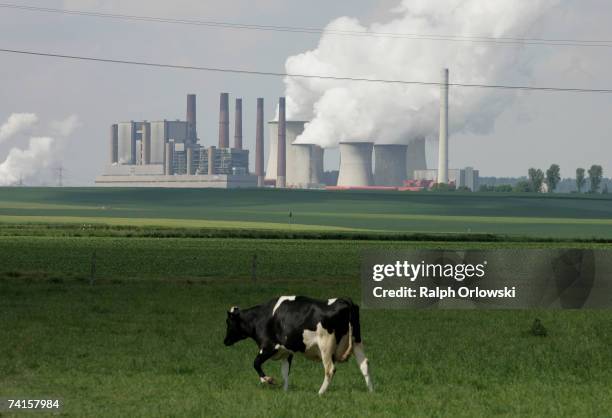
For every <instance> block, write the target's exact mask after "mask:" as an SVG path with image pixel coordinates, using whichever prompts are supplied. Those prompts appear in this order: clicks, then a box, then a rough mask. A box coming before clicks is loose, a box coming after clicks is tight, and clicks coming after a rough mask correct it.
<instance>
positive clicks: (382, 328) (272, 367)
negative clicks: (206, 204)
mask: <svg viewBox="0 0 612 418" xmlns="http://www.w3.org/2000/svg"><path fill="white" fill-rule="evenodd" d="M551 245H552V246H562V245H563V246H567V245H568V244H567V243H558V244H555V243H552V244H551V243H547V244H541V243H540V244H538V243H443V242H429V243H427V242H425V243H423V242H418V243H416V242H392V241H391V242H377V241H335V240H281V239H270V240H258V239H221V238H219V239H215V238H209V239H206V238H182V239H179V238H163V239H159V238H150V237H139V238H134V237H133V238H126V237H110V236H109V237H96V236H81V237H78V236H47V235H45V236H25V235H23V236H2V237H0V261H1V264H0V265H1V266H2V267H1V268H0V295H2V297H0V327H1V329H2V330H3V332H2V333H0V388H2V389H1V391H2V395H6V396H25V395H28V396H32V397H34V396H55V397H59V398H62V399H63V400H64V403H65V407H64V412H65V413H66V415H68V416H94V415H106V416H184V415H188V416H270V415H271V414H272V415H275V416H303V413H304V411H305V410H308V413H309V414H311V415H312V414H314V415H316V416H356V415H360V416H364V415H375V416H397V415H413V416H475V415H481V416H491V415H507V416H508V415H510V416H516V415H519V416H520V415H522V416H543V415H555V416H579V415H588V416H606V415H607V414H608V413H609V411H610V410H611V408H612V401H611V399H612V370H611V369H610V367H609V364H610V362H611V361H612V351H610V349H609V347H610V344H611V343H612V313H611V312H609V311H546V312H534V311H521V312H515V311H394V310H391V311H389V310H364V311H363V313H362V322H363V329H364V330H363V333H364V336H365V344H366V350H367V352H368V355H369V357H370V361H371V364H372V374H373V377H374V379H375V384H376V393H374V394H369V393H367V392H366V391H365V385H364V384H363V381H362V378H361V375H360V374H359V372H358V369H357V367H356V365H355V363H354V362H353V360H352V359H351V360H350V361H349V362H348V363H346V364H342V365H339V367H338V372H337V374H336V376H335V378H334V382H333V383H332V386H331V388H330V391H328V393H327V394H326V395H325V396H324V397H323V398H320V397H319V396H318V395H317V394H316V392H317V390H318V387H319V385H320V383H321V381H322V367H321V366H320V364H317V363H314V362H310V361H308V360H305V359H303V358H300V357H297V358H296V360H295V361H294V367H293V373H292V383H291V390H290V391H289V392H288V393H284V392H283V391H282V390H281V389H279V388H268V387H262V386H261V385H260V384H259V382H258V379H257V375H256V373H255V372H254V370H252V361H253V358H254V356H255V354H256V352H257V348H256V346H255V345H254V344H253V343H252V342H249V341H244V342H242V343H240V344H238V345H236V346H234V347H230V348H227V347H225V346H223V344H222V340H223V336H224V332H225V323H224V320H225V312H226V310H227V308H228V307H229V306H232V305H234V304H239V305H241V306H243V307H247V306H251V305H254V304H257V303H261V302H263V301H265V300H267V299H269V298H272V297H275V296H278V295H282V294H307V295H311V296H313V297H321V298H328V297H332V296H349V297H352V298H353V299H354V300H356V301H358V300H359V299H360V289H359V279H358V270H359V254H360V252H361V251H362V250H364V249H367V248H377V249H380V248H389V249H393V248H414V247H416V246H418V247H419V248H424V247H430V248H440V247H442V248H483V247H491V248H493V247H494V248H499V247H512V246H521V247H524V246H532V247H538V248H540V247H543V246H546V247H550V246H551ZM571 246H573V247H576V246H593V247H597V248H609V247H610V245H609V244H586V243H581V244H573V245H571ZM94 249H95V251H96V260H97V261H96V263H97V264H96V273H95V282H94V284H93V285H90V284H89V279H90V275H91V270H90V266H91V255H92V253H93V250H94ZM253 254H257V255H258V258H257V262H258V267H257V270H256V275H257V277H256V280H255V281H253V280H252V277H251V275H252V255H253ZM535 317H538V318H540V319H541V320H542V321H543V323H544V324H545V326H546V327H547V328H548V330H549V335H548V336H546V337H535V336H533V335H531V334H530V332H529V330H530V326H531V323H532V321H533V320H534V318H535ZM266 366H267V367H265V369H266V370H268V372H269V373H270V374H271V375H273V376H275V377H276V378H277V379H279V378H280V369H279V367H280V366H279V364H278V363H275V362H269V363H267V364H266Z"/></svg>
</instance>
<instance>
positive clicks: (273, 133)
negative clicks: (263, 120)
mask: <svg viewBox="0 0 612 418" xmlns="http://www.w3.org/2000/svg"><path fill="white" fill-rule="evenodd" d="M304 124H306V122H304V121H295V120H287V121H285V143H286V148H285V151H286V158H285V160H286V167H285V173H286V178H285V181H286V184H287V185H289V186H290V185H291V184H292V182H293V171H294V170H293V166H294V163H293V161H294V157H293V148H292V147H291V144H292V143H293V142H294V141H295V139H296V138H297V137H298V136H300V135H301V134H302V132H304ZM268 135H269V138H270V152H269V154H268V165H267V166H266V180H268V181H276V165H277V164H276V163H277V155H278V154H277V152H278V122H277V121H269V122H268Z"/></svg>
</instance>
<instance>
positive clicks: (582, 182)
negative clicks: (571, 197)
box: [576, 168, 586, 193]
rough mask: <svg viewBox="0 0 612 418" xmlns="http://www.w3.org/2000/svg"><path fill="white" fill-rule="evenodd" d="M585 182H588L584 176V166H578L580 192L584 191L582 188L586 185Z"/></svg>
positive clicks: (577, 185)
mask: <svg viewBox="0 0 612 418" xmlns="http://www.w3.org/2000/svg"><path fill="white" fill-rule="evenodd" d="M585 183H586V180H585V178H584V168H577V169H576V187H577V188H578V193H580V192H581V191H582V188H583V187H584V185H585Z"/></svg>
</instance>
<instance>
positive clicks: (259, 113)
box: [255, 97, 264, 187]
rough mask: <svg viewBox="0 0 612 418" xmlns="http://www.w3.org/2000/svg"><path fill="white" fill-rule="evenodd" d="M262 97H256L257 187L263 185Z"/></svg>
mask: <svg viewBox="0 0 612 418" xmlns="http://www.w3.org/2000/svg"><path fill="white" fill-rule="evenodd" d="M263 166H264V99H263V97H258V98H257V128H256V132H255V175H256V176H257V187H264V168H263Z"/></svg>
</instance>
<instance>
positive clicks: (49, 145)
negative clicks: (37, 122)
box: [0, 137, 55, 186]
mask: <svg viewBox="0 0 612 418" xmlns="http://www.w3.org/2000/svg"><path fill="white" fill-rule="evenodd" d="M54 142H55V141H54V139H53V138H49V137H34V138H30V142H29V144H28V148H27V149H25V150H23V149H19V148H17V147H15V148H13V149H11V150H10V151H9V154H8V156H7V157H6V160H4V162H2V163H0V186H9V185H12V184H16V183H18V182H20V181H22V180H23V179H28V178H31V177H33V176H35V175H37V174H38V173H40V171H41V170H44V169H46V168H49V167H50V166H51V164H52V163H53V162H54V153H53V144H54Z"/></svg>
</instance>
